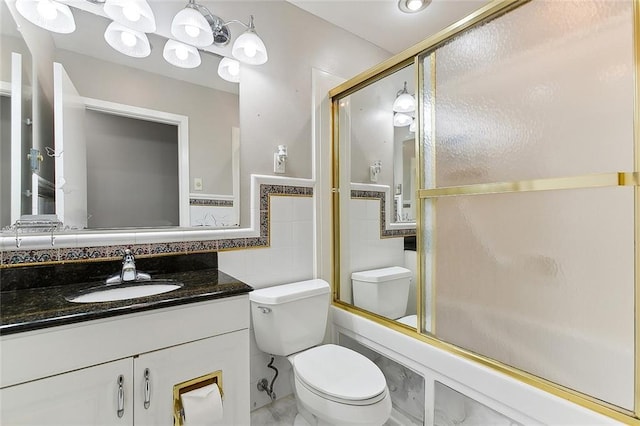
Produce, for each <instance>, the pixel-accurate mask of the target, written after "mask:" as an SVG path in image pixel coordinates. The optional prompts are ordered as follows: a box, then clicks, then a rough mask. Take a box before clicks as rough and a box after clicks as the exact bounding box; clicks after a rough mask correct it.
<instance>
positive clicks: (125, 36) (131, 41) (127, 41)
mask: <svg viewBox="0 0 640 426" xmlns="http://www.w3.org/2000/svg"><path fill="white" fill-rule="evenodd" d="M120 40H122V44H124V45H125V46H127V47H133V46H135V45H136V36H135V35H133V34H131V33H130V32H128V31H123V32H121V33H120Z"/></svg>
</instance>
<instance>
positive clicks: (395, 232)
mask: <svg viewBox="0 0 640 426" xmlns="http://www.w3.org/2000/svg"><path fill="white" fill-rule="evenodd" d="M351 199H354V200H357V199H361V200H379V201H380V238H400V237H412V236H415V235H416V229H415V228H404V229H387V227H386V226H385V225H386V224H387V212H386V206H387V196H386V193H385V192H384V191H361V190H358V189H352V190H351Z"/></svg>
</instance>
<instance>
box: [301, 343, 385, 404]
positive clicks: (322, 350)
mask: <svg viewBox="0 0 640 426" xmlns="http://www.w3.org/2000/svg"><path fill="white" fill-rule="evenodd" d="M293 368H294V370H295V374H296V376H297V377H298V378H299V379H300V380H301V381H303V382H304V383H305V384H306V385H307V386H308V387H310V388H312V389H315V390H317V391H318V392H320V393H323V394H326V395H329V396H332V397H335V398H339V399H342V400H348V401H361V400H366V399H371V398H373V397H376V396H378V395H380V394H381V393H383V392H384V390H385V389H386V386H387V382H386V381H385V378H384V375H383V374H382V371H380V369H379V368H378V367H377V366H376V365H375V364H374V363H373V362H372V361H371V360H369V359H368V358H367V357H365V356H364V355H361V354H359V353H357V352H355V351H352V350H351V349H347V348H345V347H342V346H337V345H331V344H328V345H322V346H317V347H315V348H311V349H308V350H306V351H304V352H302V353H300V354H298V355H297V356H296V357H295V361H294V363H293Z"/></svg>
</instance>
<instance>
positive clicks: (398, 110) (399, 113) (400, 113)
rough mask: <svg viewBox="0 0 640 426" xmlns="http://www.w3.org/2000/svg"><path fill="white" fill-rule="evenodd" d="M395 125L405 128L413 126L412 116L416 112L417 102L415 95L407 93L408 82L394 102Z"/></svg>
mask: <svg viewBox="0 0 640 426" xmlns="http://www.w3.org/2000/svg"><path fill="white" fill-rule="evenodd" d="M392 109H393V112H394V114H393V125H394V126H395V127H404V126H409V125H411V124H413V117H412V114H413V112H414V111H415V110H416V100H415V98H414V97H413V95H410V94H409V92H408V91H407V82H406V81H405V82H404V87H403V88H402V90H399V91H398V93H397V94H396V99H395V100H394V101H393V106H392Z"/></svg>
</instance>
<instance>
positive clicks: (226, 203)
mask: <svg viewBox="0 0 640 426" xmlns="http://www.w3.org/2000/svg"><path fill="white" fill-rule="evenodd" d="M189 205H190V206H210V207H233V200H213V199H206V198H189Z"/></svg>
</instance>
